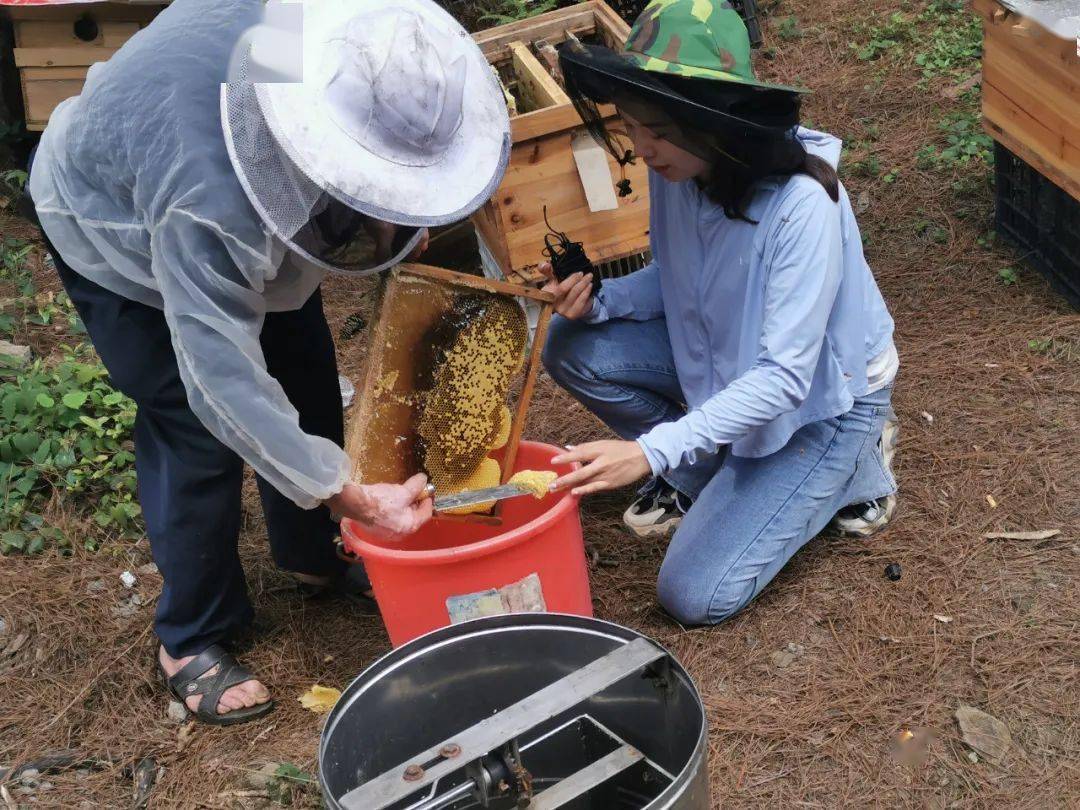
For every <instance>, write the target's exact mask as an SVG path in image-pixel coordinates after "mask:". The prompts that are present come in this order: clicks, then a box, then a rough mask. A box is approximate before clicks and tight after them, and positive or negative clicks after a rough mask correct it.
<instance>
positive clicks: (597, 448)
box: [551, 441, 652, 495]
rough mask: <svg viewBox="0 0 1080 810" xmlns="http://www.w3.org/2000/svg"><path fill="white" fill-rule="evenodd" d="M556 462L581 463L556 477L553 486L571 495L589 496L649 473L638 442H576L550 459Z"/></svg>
mask: <svg viewBox="0 0 1080 810" xmlns="http://www.w3.org/2000/svg"><path fill="white" fill-rule="evenodd" d="M551 460H552V462H553V463H555V464H568V463H570V462H572V461H580V462H582V464H584V466H583V467H582V468H581V469H579V470H574V471H573V472H571V473H567V474H566V475H564V476H562V477H561V478H557V479H555V482H554V483H553V484H552V488H553V489H566V488H567V487H572V489H571V490H570V491H571V492H572V493H573V494H574V495H590V494H592V493H593V492H601V491H603V490H605V489H618V488H619V487H624V486H626V485H627V484H632V483H634V482H635V481H637V480H638V479H639V478H642V477H644V476H646V475H648V474H649V473H650V472H652V468H651V467H650V466H649V461H648V459H647V458H645V451H644V450H642V449H641V445H639V444H638V443H637V442H627V441H602V442H589V443H587V444H579V445H578V446H577V447H573V448H570V449H569V450H568V451H567V452H565V453H560V454H559V455H557V456H555V457H554V458H553V459H551Z"/></svg>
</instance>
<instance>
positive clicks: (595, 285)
mask: <svg viewBox="0 0 1080 810" xmlns="http://www.w3.org/2000/svg"><path fill="white" fill-rule="evenodd" d="M544 224H545V225H547V226H548V232H547V235H546V236H544V251H543V253H544V256H546V257H547V259H548V261H550V262H551V271H552V273H554V274H555V278H556V279H558V280H559V281H563V280H565V279H567V278H569V277H570V276H572V275H574V273H591V274H592V294H593V295H594V296H595V295H596V293H597V292H599V290H600V284H601V280H600V271H599V270H597V269H596V268H595V267H594V266H593V263H592V262H591V261H589V257H588V256H586V255H585V249H584V248H583V247H582V246H581V242H571V241H570V237H569V236H567V235H566V234H565V233H563V232H562V231H557V230H555V229H554V228H553V227H551V223H550V222H549V221H548V215H547V206H546V205H545V206H544Z"/></svg>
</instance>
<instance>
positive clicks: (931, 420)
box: [919, 411, 934, 425]
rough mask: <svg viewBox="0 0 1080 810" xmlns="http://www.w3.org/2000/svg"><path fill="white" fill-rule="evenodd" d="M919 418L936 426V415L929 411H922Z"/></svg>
mask: <svg viewBox="0 0 1080 810" xmlns="http://www.w3.org/2000/svg"><path fill="white" fill-rule="evenodd" d="M919 416H921V417H922V418H923V419H925V420H926V421H927V422H928V423H929V424H931V425H932V424H934V415H933V414H932V413H930V412H929V411H920V412H919Z"/></svg>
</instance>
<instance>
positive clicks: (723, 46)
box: [624, 0, 806, 93]
mask: <svg viewBox="0 0 1080 810" xmlns="http://www.w3.org/2000/svg"><path fill="white" fill-rule="evenodd" d="M624 55H625V56H626V57H627V58H628V59H630V60H631V61H632V62H633V63H634V64H636V65H637V66H638V67H641V68H643V69H644V70H648V71H650V72H653V73H663V74H668V75H675V76H684V77H686V78H696V79H713V80H715V81H721V82H733V83H735V84H741V85H749V86H752V87H762V88H766V89H775V90H786V91H789V92H795V93H803V92H806V91H805V90H801V89H799V88H796V87H787V86H784V85H779V84H768V83H766V82H760V81H758V80H757V78H756V77H755V76H754V69H753V67H752V66H751V64H750V36H749V34H747V32H746V24H745V23H744V22H743V21H742V17H740V16H739V12H738V11H736V10H735V9H734V8H733V7H732V5H731V3H729V2H728V0H653V2H651V3H649V5H647V6H646V7H645V10H644V11H642V12H641V14H640V15H639V16H638V18H637V20H636V21H635V22H634V25H633V27H632V28H631V29H630V36H629V38H627V40H626V47H625V51H624Z"/></svg>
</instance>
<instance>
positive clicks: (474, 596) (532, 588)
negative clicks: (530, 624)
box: [446, 574, 547, 624]
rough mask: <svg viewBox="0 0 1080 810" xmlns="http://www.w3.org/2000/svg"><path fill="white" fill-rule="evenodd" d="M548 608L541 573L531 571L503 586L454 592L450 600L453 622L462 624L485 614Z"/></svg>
mask: <svg viewBox="0 0 1080 810" xmlns="http://www.w3.org/2000/svg"><path fill="white" fill-rule="evenodd" d="M546 610H547V605H546V604H545V603H544V591H543V589H542V588H541V587H540V577H539V575H537V574H529V575H528V576H527V577H525V579H522V580H520V581H518V582H513V583H511V584H509V585H504V586H503V587H501V588H497V589H496V588H492V589H490V590H487V591H477V592H476V593H467V594H463V595H461V596H451V597H449V598H448V599H447V600H446V612H447V613H449V614H450V624H461V623H462V622H467V621H470V620H471V619H480V618H483V617H484V616H502V615H504V614H506V613H544V612H545V611H546Z"/></svg>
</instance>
